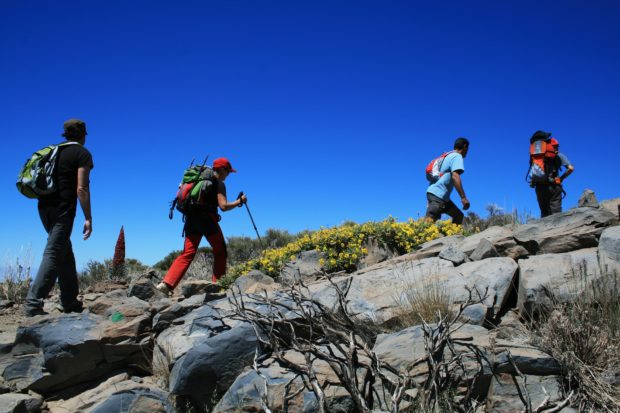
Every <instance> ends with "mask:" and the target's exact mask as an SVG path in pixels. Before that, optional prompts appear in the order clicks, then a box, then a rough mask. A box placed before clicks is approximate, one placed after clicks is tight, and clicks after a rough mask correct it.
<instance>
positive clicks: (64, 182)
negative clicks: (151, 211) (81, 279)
mask: <svg viewBox="0 0 620 413" xmlns="http://www.w3.org/2000/svg"><path fill="white" fill-rule="evenodd" d="M86 135H87V133H86V124H85V123H84V122H83V121H81V120H79V119H69V120H67V121H66V122H65V123H64V133H63V134H62V136H64V137H65V139H66V140H67V142H66V143H63V144H60V146H59V151H58V155H57V161H56V167H55V172H54V174H55V175H54V176H55V179H56V182H57V189H56V191H54V192H53V193H52V194H50V195H45V196H41V197H39V205H38V209H39V216H40V218H41V222H42V223H43V227H44V228H45V231H47V234H48V238H47V244H46V245H45V250H44V252H43V259H42V261H41V265H40V266H39V270H38V272H37V276H36V277H35V279H34V281H33V282H32V284H31V285H30V290H29V291H28V295H27V297H26V306H25V310H24V312H25V315H26V316H29V317H32V316H35V315H43V314H46V312H45V311H43V299H45V298H47V296H48V295H49V293H50V291H51V290H52V288H53V287H54V284H55V283H56V279H58V285H59V286H60V302H61V305H62V311H63V312H65V313H71V312H77V313H79V312H81V311H82V309H83V306H82V302H81V301H79V300H78V298H77V297H78V293H79V284H78V277H77V270H76V267H75V257H74V256H73V248H72V246H71V231H72V229H73V221H74V220H75V214H76V210H77V201H78V200H79V202H80V207H81V208H82V212H83V213H84V229H83V230H82V234H83V238H84V240H87V239H88V238H89V237H90V235H91V234H92V231H93V223H92V222H93V218H92V215H91V206H90V181H89V178H90V170H91V169H93V166H94V165H93V157H92V155H91V154H90V152H89V151H88V150H87V149H86V148H85V147H84V146H83V145H84V144H85V142H86Z"/></svg>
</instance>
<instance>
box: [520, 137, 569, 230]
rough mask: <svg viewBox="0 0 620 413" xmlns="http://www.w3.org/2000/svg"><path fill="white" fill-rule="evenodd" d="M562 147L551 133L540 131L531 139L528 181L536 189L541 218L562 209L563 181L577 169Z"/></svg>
mask: <svg viewBox="0 0 620 413" xmlns="http://www.w3.org/2000/svg"><path fill="white" fill-rule="evenodd" d="M559 149H560V144H559V142H558V141H557V139H555V138H553V137H551V133H550V132H545V131H540V130H539V131H536V132H534V134H533V135H532V137H531V138H530V169H529V171H528V181H529V183H530V186H531V187H533V188H535V190H536V199H537V200H538V207H539V208H540V217H541V218H544V217H546V216H549V215H551V214H557V213H558V212H562V198H563V197H564V195H565V192H564V188H563V187H562V182H564V180H565V179H566V178H567V177H568V176H569V175H570V174H572V173H573V171H574V170H575V168H574V167H573V165H572V164H571V163H570V161H569V160H568V158H567V157H566V156H565V155H564V154H563V153H561V152H560V150H559ZM562 170H564V172H563V173H562ZM560 173H562V175H560Z"/></svg>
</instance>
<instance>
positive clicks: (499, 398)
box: [486, 374, 576, 413]
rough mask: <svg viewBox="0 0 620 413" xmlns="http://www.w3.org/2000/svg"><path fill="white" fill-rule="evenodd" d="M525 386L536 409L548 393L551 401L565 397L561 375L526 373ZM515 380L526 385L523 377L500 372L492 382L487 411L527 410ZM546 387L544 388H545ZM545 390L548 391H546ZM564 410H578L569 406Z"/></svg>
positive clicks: (533, 407)
mask: <svg viewBox="0 0 620 413" xmlns="http://www.w3.org/2000/svg"><path fill="white" fill-rule="evenodd" d="M525 377H526V382H527V385H525V388H526V389H527V393H528V394H529V396H530V400H531V405H532V409H536V408H537V407H538V406H540V404H541V403H542V402H543V401H544V400H545V398H546V397H547V394H548V395H549V401H550V402H551V403H557V402H559V401H562V400H563V399H564V397H563V396H564V395H563V393H562V385H561V380H562V379H561V377H557V376H532V375H526V376H525ZM515 382H517V383H518V384H519V386H520V387H521V388H523V386H524V381H523V378H522V377H519V376H514V375H511V374H499V375H497V377H496V378H495V379H493V382H492V384H491V387H490V389H489V394H488V399H487V404H486V407H487V409H486V411H487V412H489V413H490V412H498V413H500V412H501V413H506V412H515V413H517V412H522V411H526V410H527V409H526V406H524V403H523V402H522V401H521V397H520V395H519V391H518V389H517V387H516V386H515ZM543 389H544V390H543ZM545 391H546V392H547V393H545ZM562 412H567V413H570V412H576V410H574V409H572V408H570V407H567V408H564V409H562Z"/></svg>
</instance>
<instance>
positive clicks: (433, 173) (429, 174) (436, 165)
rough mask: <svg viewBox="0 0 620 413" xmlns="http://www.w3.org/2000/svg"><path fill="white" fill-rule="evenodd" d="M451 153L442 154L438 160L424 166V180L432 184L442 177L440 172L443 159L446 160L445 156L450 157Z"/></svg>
mask: <svg viewBox="0 0 620 413" xmlns="http://www.w3.org/2000/svg"><path fill="white" fill-rule="evenodd" d="M452 152H454V151H449V152H444V153H442V154H441V156H440V157H439V158H435V159H433V160H432V161H430V162H429V164H428V165H426V180H427V181H428V182H429V183H431V184H434V183H435V182H437V181H438V180H439V178H441V177H442V176H443V175H444V173H443V172H440V171H441V165H442V164H443V161H444V159H446V156H448V155H450V154H451V153H452Z"/></svg>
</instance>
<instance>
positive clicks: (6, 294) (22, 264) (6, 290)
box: [0, 250, 32, 303]
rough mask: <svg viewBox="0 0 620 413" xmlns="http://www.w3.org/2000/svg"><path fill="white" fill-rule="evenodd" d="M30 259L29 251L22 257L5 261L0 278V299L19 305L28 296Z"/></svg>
mask: <svg viewBox="0 0 620 413" xmlns="http://www.w3.org/2000/svg"><path fill="white" fill-rule="evenodd" d="M31 269H32V257H31V254H30V250H28V251H26V253H25V254H24V255H23V257H22V258H21V259H20V258H19V257H17V258H14V259H7V261H6V264H5V265H4V268H3V271H2V278H0V299H2V300H9V301H12V302H14V303H21V302H23V301H24V300H25V299H26V296H27V295H28V289H29V288H30V282H31V281H32V274H31Z"/></svg>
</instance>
